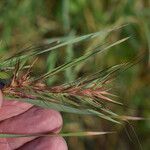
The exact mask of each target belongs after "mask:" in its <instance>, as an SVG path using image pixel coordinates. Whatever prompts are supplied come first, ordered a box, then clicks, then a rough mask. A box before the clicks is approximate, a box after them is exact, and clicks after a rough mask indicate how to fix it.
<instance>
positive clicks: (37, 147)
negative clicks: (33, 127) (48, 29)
mask: <svg viewBox="0 0 150 150" xmlns="http://www.w3.org/2000/svg"><path fill="white" fill-rule="evenodd" d="M31 149H34V150H68V148H67V144H66V141H65V140H64V139H63V138H62V137H41V138H37V139H35V140H33V141H31V142H29V143H27V144H25V145H23V146H22V147H21V148H19V149H18V150H31Z"/></svg>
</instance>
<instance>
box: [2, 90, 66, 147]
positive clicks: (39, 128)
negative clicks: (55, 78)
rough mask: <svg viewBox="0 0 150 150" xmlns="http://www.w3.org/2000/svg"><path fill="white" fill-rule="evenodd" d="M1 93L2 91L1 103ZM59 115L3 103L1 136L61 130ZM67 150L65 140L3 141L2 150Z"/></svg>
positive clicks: (15, 103)
mask: <svg viewBox="0 0 150 150" xmlns="http://www.w3.org/2000/svg"><path fill="white" fill-rule="evenodd" d="M1 103H2V92H1V91H0V104H1ZM62 124H63V121H62V117H61V115H60V113H59V112H57V111H55V110H48V109H42V108H40V107H35V106H32V105H31V104H28V103H22V102H19V101H3V106H2V107H1V108H0V133H12V134H13V133H14V134H36V133H37V134H38V133H40V134H41V133H47V132H53V133H58V132H59V131H60V130H61V127H62ZM14 149H18V150H67V149H68V148H67V145H66V142H65V140H64V139H63V138H62V137H58V136H53V137H21V138H0V150H14Z"/></svg>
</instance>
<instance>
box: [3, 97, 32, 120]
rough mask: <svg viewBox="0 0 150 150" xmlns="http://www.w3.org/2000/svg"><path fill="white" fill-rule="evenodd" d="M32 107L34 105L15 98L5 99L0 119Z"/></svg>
mask: <svg viewBox="0 0 150 150" xmlns="http://www.w3.org/2000/svg"><path fill="white" fill-rule="evenodd" d="M0 96H1V95H0ZM31 107H32V105H31V104H29V103H23V102H19V101H15V100H13V101H7V100H4V101H3V106H2V107H1V108H0V121H2V120H5V119H8V118H11V117H14V116H17V115H19V114H21V113H24V112H25V111H27V110H28V109H29V108H31Z"/></svg>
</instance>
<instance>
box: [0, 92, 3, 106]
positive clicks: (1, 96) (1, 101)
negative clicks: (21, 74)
mask: <svg viewBox="0 0 150 150" xmlns="http://www.w3.org/2000/svg"><path fill="white" fill-rule="evenodd" d="M2 103H3V94H2V91H1V90H0V108H1V107H2Z"/></svg>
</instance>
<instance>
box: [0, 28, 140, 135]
mask: <svg viewBox="0 0 150 150" xmlns="http://www.w3.org/2000/svg"><path fill="white" fill-rule="evenodd" d="M119 28H120V27H119ZM117 29H118V28H114V29H110V30H104V31H100V32H96V33H92V34H88V35H84V36H80V37H76V38H73V39H71V40H69V41H58V40H57V41H53V42H51V43H49V44H44V45H40V46H31V47H28V48H26V49H23V50H22V51H20V52H18V53H16V54H14V55H12V56H11V57H9V58H1V59H0V72H5V73H7V74H10V76H9V77H10V79H8V80H9V82H8V83H7V84H6V85H5V86H4V88H3V89H2V91H3V93H4V95H5V97H6V99H7V100H12V99H15V100H18V101H23V102H28V103H31V104H33V105H37V106H40V107H43V108H49V109H56V110H58V111H63V112H69V113H77V114H87V115H95V116H98V117H100V118H103V119H106V120H109V121H111V122H114V123H118V124H121V122H122V121H123V120H126V118H125V117H120V116H119V115H118V114H116V113H114V112H112V111H111V110H109V109H108V108H107V107H106V106H107V105H105V104H107V103H114V104H118V105H122V104H121V103H120V102H117V101H114V100H113V99H114V96H115V95H113V94H111V92H110V90H111V88H110V83H111V81H112V80H113V79H114V78H115V76H116V75H118V73H119V72H120V71H124V70H126V69H127V68H129V67H131V66H132V65H133V64H134V63H137V61H139V60H138V59H137V60H136V61H135V60H133V61H132V62H129V63H123V64H120V65H116V66H112V67H109V68H106V69H104V70H100V71H98V72H96V73H95V74H92V75H89V76H86V77H81V78H79V79H76V80H75V81H73V82H71V83H65V84H62V85H58V86H48V85H47V84H46V82H45V80H46V79H47V78H51V77H52V76H54V75H56V74H57V73H58V72H60V71H63V70H65V69H67V68H69V67H73V66H75V65H77V64H79V63H81V62H83V61H85V60H86V59H88V58H89V57H92V56H94V55H96V54H98V53H101V52H103V51H106V50H108V49H110V48H111V47H113V46H115V45H118V44H120V43H122V42H124V41H125V40H127V39H128V37H127V38H124V39H121V40H118V41H116V42H114V43H106V44H103V45H97V46H96V47H95V48H93V49H91V51H89V52H88V53H86V54H84V55H83V56H81V57H79V58H76V59H74V60H72V61H71V62H68V63H65V64H62V65H60V66H58V67H56V68H54V69H53V70H52V71H49V72H47V73H44V74H42V75H40V76H39V77H34V76H31V70H32V67H33V66H34V65H35V63H36V61H37V59H36V56H37V55H40V54H43V53H46V52H50V51H52V50H56V49H57V48H60V47H63V46H66V45H68V44H74V43H78V42H80V41H84V40H89V39H92V38H95V37H97V36H100V35H103V34H104V33H110V32H112V31H114V30H117ZM29 58H33V59H34V60H33V63H32V64H30V65H28V64H27V61H28V59H29ZM2 78H3V76H2V74H0V80H2ZM108 85H109V88H108ZM105 133H106V132H105ZM91 134H96V135H97V134H104V132H96V133H94V132H87V133H85V132H83V133H78V134H77V133H76V134H75V135H79V136H80V135H91ZM62 135H63V134H62ZM69 135H72V136H74V134H64V136H69ZM3 136H4V137H6V136H8V135H1V137H3ZM9 136H12V137H14V136H23V135H9Z"/></svg>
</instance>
